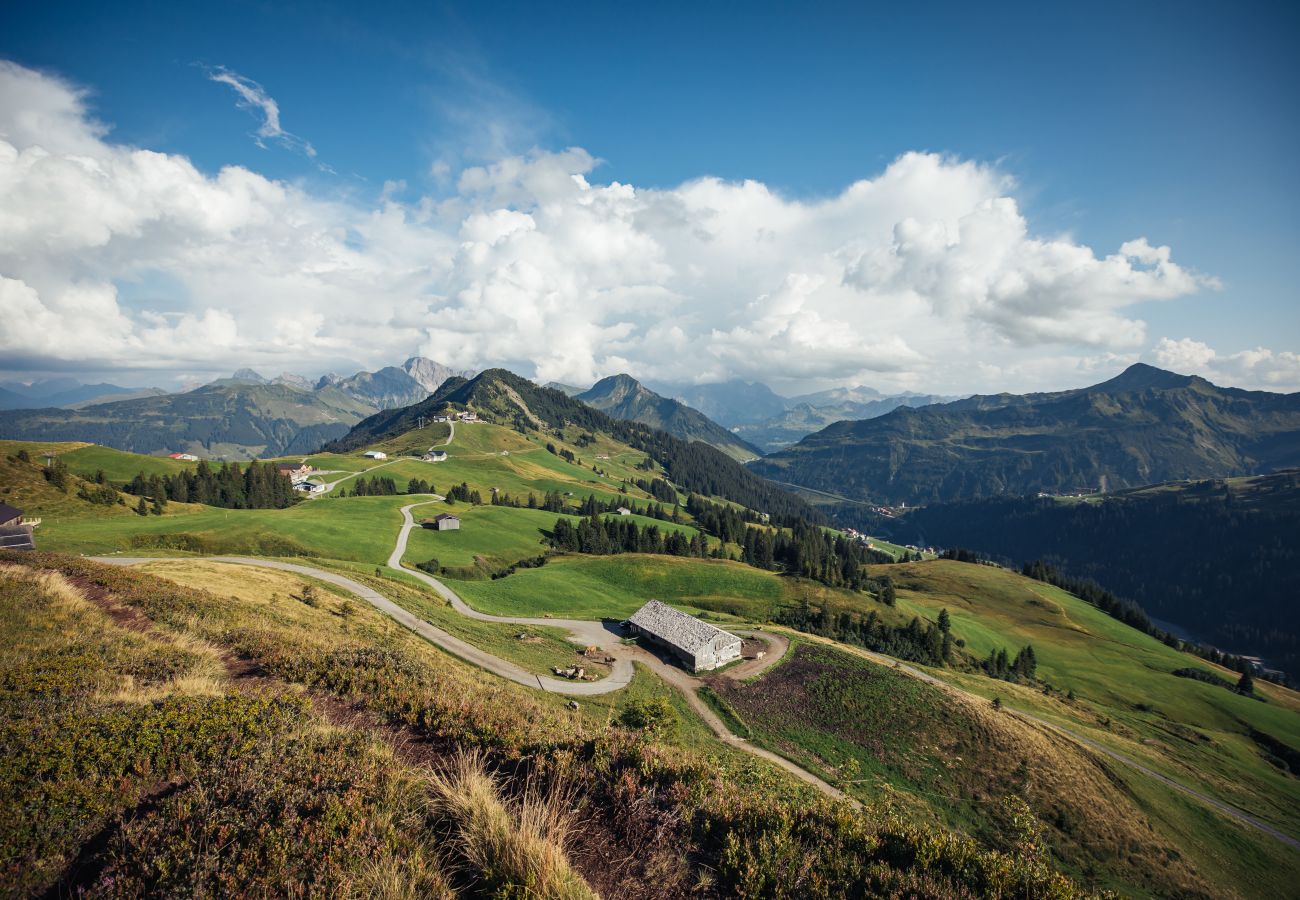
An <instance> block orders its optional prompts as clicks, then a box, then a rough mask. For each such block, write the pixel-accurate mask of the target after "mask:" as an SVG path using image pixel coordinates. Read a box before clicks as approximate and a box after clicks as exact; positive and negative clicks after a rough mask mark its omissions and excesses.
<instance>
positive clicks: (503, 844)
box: [428, 749, 596, 900]
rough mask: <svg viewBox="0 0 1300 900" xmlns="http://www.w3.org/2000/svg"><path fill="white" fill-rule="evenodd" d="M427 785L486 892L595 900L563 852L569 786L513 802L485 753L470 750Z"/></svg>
mask: <svg viewBox="0 0 1300 900" xmlns="http://www.w3.org/2000/svg"><path fill="white" fill-rule="evenodd" d="M428 780H429V786H430V788H431V794H432V805H433V809H434V812H435V814H436V815H438V816H439V817H440V818H443V819H444V820H445V821H446V823H447V825H448V827H449V830H450V838H451V845H452V847H453V848H454V849H455V853H456V854H457V855H458V856H460V857H461V858H463V859H464V860H465V861H466V862H468V863H469V864H470V866H472V867H473V868H474V869H475V870H477V872H478V874H479V875H480V876H481V877H482V879H483V880H484V882H486V884H485V888H486V890H487V892H490V893H492V895H493V896H508V897H516V896H518V897H523V896H526V897H536V898H541V900H591V898H595V897H596V894H595V893H594V892H593V891H592V890H591V888H589V887H588V886H587V883H586V882H585V881H583V879H582V876H580V875H579V874H578V873H577V872H575V871H574V870H573V868H572V867H571V866H570V865H569V859H568V856H567V854H566V853H565V849H564V848H565V843H566V842H567V840H568V838H569V834H570V818H569V812H568V809H567V806H568V804H569V802H570V800H571V797H569V796H568V794H567V792H565V791H564V790H563V789H558V790H550V791H547V792H545V793H540V792H538V791H535V790H532V789H528V790H526V791H525V792H524V795H523V796H522V797H521V798H518V799H516V800H513V801H508V800H506V799H504V798H503V796H502V793H501V786H500V783H499V782H498V781H497V779H496V778H495V777H494V776H493V775H492V774H491V773H489V772H488V770H487V767H486V766H485V764H484V758H483V755H482V754H481V753H479V752H478V751H474V750H464V749H462V750H461V751H459V752H457V753H456V754H454V755H453V756H452V758H451V760H450V762H449V763H448V765H447V766H446V768H445V769H443V770H442V771H435V772H431V773H430V775H429V776H428Z"/></svg>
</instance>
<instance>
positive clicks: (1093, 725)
mask: <svg viewBox="0 0 1300 900" xmlns="http://www.w3.org/2000/svg"><path fill="white" fill-rule="evenodd" d="M881 568H882V569H884V570H888V571H889V572H890V574H891V575H892V577H893V579H894V583H895V584H896V586H897V589H898V608H899V609H900V610H901V611H903V612H904V613H916V614H918V615H921V616H924V617H926V618H929V619H932V620H933V619H934V618H936V617H937V615H938V612H939V610H940V609H947V610H948V613H949V615H950V617H951V619H952V629H953V632H954V633H955V634H958V635H960V636H962V637H963V638H964V639H965V641H966V645H967V649H968V650H970V651H971V652H973V653H974V654H975V655H976V656H978V657H983V656H987V654H988V653H989V651H991V650H993V649H995V648H998V647H1006V648H1007V649H1008V650H1010V651H1012V652H1014V651H1015V650H1017V649H1018V648H1020V647H1022V646H1024V645H1026V644H1030V645H1032V646H1033V647H1034V650H1035V652H1036V654H1037V658H1038V661H1039V664H1038V674H1039V677H1040V678H1041V679H1042V680H1043V681H1044V682H1046V683H1047V684H1049V685H1051V686H1052V688H1053V689H1054V690H1053V692H1052V693H1051V694H1044V693H1043V691H1042V690H1041V689H1027V688H1025V687H1021V686H1017V685H1010V684H1008V683H1006V682H999V681H995V680H992V679H988V678H985V677H982V676H976V675H965V676H963V675H958V674H955V673H947V672H945V673H943V674H944V677H945V678H949V679H950V680H952V681H953V682H954V683H957V684H960V685H961V686H962V687H964V688H967V689H969V690H972V691H975V692H977V693H980V694H982V695H984V696H987V697H990V698H991V697H993V696H1000V697H1002V698H1003V700H1005V701H1008V702H1014V704H1015V705H1017V706H1018V707H1019V708H1025V709H1027V710H1030V711H1033V712H1035V713H1036V714H1039V715H1043V716H1044V717H1046V718H1048V719H1050V720H1052V721H1056V722H1059V723H1061V724H1062V725H1064V726H1066V727H1069V728H1070V729H1072V730H1076V731H1078V732H1079V733H1082V734H1085V735H1087V736H1088V737H1090V738H1092V739H1094V740H1097V741H1099V742H1101V743H1103V744H1105V745H1107V746H1110V747H1113V748H1115V749H1118V750H1122V751H1123V752H1124V753H1126V754H1128V755H1130V756H1132V757H1134V758H1136V759H1139V760H1141V761H1143V762H1144V763H1146V764H1148V765H1150V766H1151V767H1152V768H1153V769H1156V770H1158V771H1162V772H1165V773H1167V774H1169V775H1171V776H1173V777H1176V778H1178V779H1179V780H1180V781H1184V782H1185V783H1188V784H1192V785H1194V786H1196V787H1197V788H1199V789H1201V790H1204V791H1205V792H1206V793H1209V794H1211V795H1213V796H1217V797H1219V798H1221V799H1223V800H1225V801H1227V802H1229V803H1232V804H1234V805H1236V806H1238V807H1240V808H1242V809H1247V810H1250V811H1251V812H1252V813H1254V814H1255V815H1257V816H1259V817H1260V818H1263V819H1265V820H1266V821H1269V822H1272V823H1273V824H1275V825H1277V826H1278V827H1279V828H1282V829H1283V830H1284V831H1287V832H1289V833H1291V834H1300V780H1297V776H1296V773H1295V772H1294V771H1292V770H1291V769H1290V766H1289V765H1288V764H1287V763H1286V762H1285V760H1284V759H1282V758H1280V757H1279V755H1278V754H1277V753H1276V752H1275V751H1274V750H1270V749H1269V747H1270V744H1269V742H1268V740H1267V738H1272V739H1274V740H1276V741H1278V742H1280V744H1282V745H1284V746H1287V747H1290V748H1292V750H1291V752H1292V753H1294V752H1295V750H1296V748H1300V695H1297V694H1296V693H1295V692H1293V691H1289V690H1287V689H1285V688H1280V687H1277V686H1275V685H1271V684H1260V686H1259V688H1258V693H1259V695H1260V696H1261V697H1262V698H1263V700H1258V699H1252V698H1249V697H1243V696H1241V695H1238V694H1235V693H1233V692H1232V691H1230V690H1227V689H1225V688H1223V687H1217V686H1214V685H1211V684H1206V683H1203V682H1199V681H1195V680H1192V679H1188V678H1180V677H1176V676H1174V675H1173V674H1172V672H1174V671H1175V670H1177V669H1182V668H1187V667H1192V668H1198V669H1202V670H1205V671H1213V670H1214V669H1215V667H1213V666H1211V665H1210V664H1208V663H1205V662H1203V661H1201V660H1198V659H1196V658H1195V657H1191V656H1189V655H1187V654H1185V653H1179V652H1178V651H1175V650H1173V649H1171V648H1169V647H1167V646H1165V645H1164V644H1162V643H1160V642H1159V641H1156V640H1154V639H1153V638H1150V637H1148V636H1147V635H1145V634H1143V633H1141V632H1139V631H1136V630H1134V629H1132V628H1129V627H1128V626H1126V625H1123V624H1122V623H1120V622H1118V621H1116V620H1115V619H1112V618H1111V617H1109V616H1107V615H1106V614H1104V613H1103V612H1101V611H1100V610H1098V609H1096V608H1094V607H1092V606H1090V605H1088V604H1086V603H1083V602H1082V601H1080V600H1078V599H1077V598H1075V597H1073V596H1071V595H1070V594H1067V593H1065V592H1064V591H1060V590H1058V589H1056V588H1053V587H1051V586H1049V585H1045V584H1042V583H1040V582H1037V581H1033V580H1031V579H1027V578H1023V577H1021V576H1020V575H1017V574H1015V573H1012V572H1008V571H1006V570H1002V569H997V568H992V567H989V566H979V565H972V564H968V563H958V562H952V561H948V560H934V561H930V562H924V563H909V564H906V565H897V566H884V567H881ZM1218 674H1219V675H1220V676H1221V677H1223V678H1225V679H1233V681H1234V682H1235V673H1230V672H1227V671H1226V670H1218ZM1070 691H1073V692H1074V695H1075V698H1076V699H1075V700H1073V701H1071V700H1069V699H1068V697H1066V696H1063V695H1064V694H1066V693H1067V692H1070ZM1252 735H1254V736H1252Z"/></svg>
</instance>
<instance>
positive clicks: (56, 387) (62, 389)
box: [0, 378, 167, 410]
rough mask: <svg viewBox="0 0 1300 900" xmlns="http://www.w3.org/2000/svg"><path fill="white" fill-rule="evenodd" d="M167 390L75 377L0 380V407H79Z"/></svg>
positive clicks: (156, 394) (152, 395)
mask: <svg viewBox="0 0 1300 900" xmlns="http://www.w3.org/2000/svg"><path fill="white" fill-rule="evenodd" d="M165 393H167V392H166V391H164V390H162V389H160V388H153V387H145V388H134V387H122V386H121V385H117V384H107V383H102V382H101V383H99V384H82V383H81V382H79V381H77V380H76V379H73V378H50V379H42V380H38V381H32V382H23V381H4V382H0V410H4V409H49V408H51V407H62V408H66V409H77V408H78V407H82V406H90V405H93V404H95V403H108V402H110V401H113V400H133V399H136V398H139V397H156V396H160V395H162V394H165Z"/></svg>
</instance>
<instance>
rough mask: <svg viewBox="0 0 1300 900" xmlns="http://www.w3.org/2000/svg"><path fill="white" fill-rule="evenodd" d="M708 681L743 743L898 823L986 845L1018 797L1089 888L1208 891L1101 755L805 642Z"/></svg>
mask: <svg viewBox="0 0 1300 900" xmlns="http://www.w3.org/2000/svg"><path fill="white" fill-rule="evenodd" d="M709 684H710V687H711V688H712V689H713V690H714V691H715V692H717V694H718V695H719V696H720V697H721V698H722V699H723V701H724V702H725V703H726V704H728V705H729V706H730V708H731V709H733V710H734V711H735V713H736V714H737V715H738V716H739V717H740V719H741V721H743V723H744V724H745V726H747V728H748V729H749V731H750V733H751V735H752V736H753V738H754V740H756V741H758V742H759V743H761V744H762V745H764V746H767V747H769V748H771V749H773V750H777V751H779V752H781V753H783V754H785V755H787V756H790V757H792V758H794V759H796V760H797V761H799V762H801V763H805V764H807V765H809V766H810V767H812V768H813V769H814V770H815V771H819V772H822V773H824V774H825V775H827V776H828V777H830V778H832V779H835V780H837V781H839V782H840V783H842V784H844V785H845V787H846V788H847V789H848V790H850V791H851V792H852V793H854V794H856V795H857V796H859V797H861V798H863V799H864V800H869V801H870V800H876V799H878V798H880V797H882V796H885V797H889V798H891V800H892V802H895V803H897V804H899V805H900V807H901V808H902V809H904V810H906V814H907V815H911V816H915V817H918V818H926V819H933V820H939V821H943V822H945V823H946V824H948V825H950V826H954V827H960V828H962V829H964V830H966V831H969V832H971V833H976V834H979V833H986V837H988V838H990V839H996V838H995V837H994V836H995V835H999V834H1001V835H1005V834H1007V833H1008V832H1009V831H1011V829H1010V828H1009V827H1008V826H1009V824H1010V822H1011V820H1012V819H1013V818H1014V816H1015V815H1017V813H1018V812H1019V810H1020V807H1019V806H1017V805H1016V804H1015V803H1014V802H1012V803H1008V801H1007V799H1006V798H1008V797H1023V798H1024V799H1025V800H1026V801H1027V802H1028V804H1029V806H1030V807H1031V808H1032V809H1034V810H1036V811H1037V812H1038V814H1039V815H1040V816H1041V817H1042V819H1043V821H1044V823H1045V824H1046V825H1047V828H1048V841H1047V842H1048V844H1049V845H1050V846H1051V847H1052V848H1054V850H1055V852H1056V854H1057V855H1058V857H1059V858H1060V860H1061V863H1062V864H1063V865H1066V866H1068V867H1070V868H1071V869H1072V870H1074V871H1075V872H1076V873H1078V874H1080V875H1086V877H1087V880H1088V881H1089V883H1091V884H1094V885H1096V886H1099V887H1108V888H1112V889H1113V888H1120V889H1126V890H1128V891H1132V890H1133V889H1134V888H1135V887H1137V888H1138V889H1139V890H1142V891H1144V892H1145V891H1150V892H1154V893H1168V892H1171V891H1172V892H1174V893H1178V894H1181V895H1184V896H1186V895H1188V894H1200V893H1213V891H1214V888H1213V886H1212V883H1211V882H1210V881H1208V880H1207V879H1206V877H1205V876H1204V875H1201V874H1199V873H1198V872H1197V871H1196V867H1195V866H1194V865H1192V864H1189V860H1187V859H1184V858H1182V856H1181V854H1180V853H1179V852H1178V850H1177V848H1176V846H1175V845H1174V844H1173V843H1172V842H1171V841H1170V840H1169V838H1168V837H1166V836H1164V835H1163V834H1161V833H1160V832H1159V831H1157V830H1155V829H1154V828H1153V826H1152V823H1151V822H1150V821H1149V820H1148V819H1147V817H1146V816H1145V814H1144V813H1143V811H1142V808H1141V805H1140V804H1139V803H1138V802H1137V801H1136V799H1135V798H1134V797H1133V796H1132V795H1131V793H1130V792H1129V791H1128V790H1127V789H1126V788H1125V787H1124V786H1123V783H1122V782H1117V781H1115V780H1113V775H1112V773H1111V772H1110V771H1109V767H1108V766H1107V764H1106V763H1105V762H1104V761H1103V760H1102V759H1101V758H1099V757H1095V756H1094V755H1092V754H1090V753H1088V752H1087V751H1085V750H1083V749H1082V748H1080V747H1078V746H1077V745H1074V744H1070V743H1068V742H1061V741H1059V740H1054V739H1053V736H1052V735H1050V734H1049V733H1045V732H1044V730H1043V729H1041V728H1036V727H1034V726H1032V725H1029V724H1027V723H1025V722H1022V721H1021V720H1019V719H1017V718H1015V717H1012V716H1009V715H1007V714H1004V713H999V712H998V711H997V710H994V709H993V708H992V707H991V706H989V705H987V704H979V703H975V702H972V701H970V700H967V699H964V698H961V697H957V696H953V695H951V694H949V693H947V692H945V691H943V690H941V689H939V688H936V687H934V686H932V685H928V684H925V683H923V682H921V681H919V680H917V679H915V678H911V677H908V676H907V675H903V674H900V673H897V672H894V671H891V670H890V669H887V668H884V667H882V666H880V665H878V664H876V663H871V662H867V661H866V660H863V659H860V658H858V657H855V656H853V655H850V654H848V653H845V652H842V651H839V650H836V649H833V648H831V647H827V646H822V645H818V644H808V643H798V644H797V645H796V647H795V648H794V651H793V653H792V654H791V656H790V657H789V658H788V659H787V660H786V661H785V662H783V663H782V664H781V666H780V667H779V668H778V669H776V670H775V671H773V672H772V673H771V674H769V675H767V676H766V677H764V678H763V679H761V680H760V681H758V682H755V683H752V684H740V683H737V682H735V681H732V680H731V679H728V678H724V677H717V676H715V677H712V678H710V680H709ZM900 710H907V714H906V715H900V714H899V711H900ZM1117 847H1129V848H1132V849H1131V851H1130V852H1129V853H1128V854H1122V855H1119V856H1117V855H1116V853H1115V850H1116V848H1117ZM1008 849H1011V848H1010V847H1008ZM1261 880H1262V881H1265V882H1270V881H1271V879H1261ZM1271 883H1273V884H1275V885H1276V886H1278V887H1281V885H1282V884H1284V882H1281V881H1271Z"/></svg>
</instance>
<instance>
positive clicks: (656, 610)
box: [627, 600, 740, 672]
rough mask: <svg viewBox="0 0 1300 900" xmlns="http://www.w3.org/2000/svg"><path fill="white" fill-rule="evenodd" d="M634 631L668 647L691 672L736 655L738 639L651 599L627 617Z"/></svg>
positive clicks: (706, 668)
mask: <svg viewBox="0 0 1300 900" xmlns="http://www.w3.org/2000/svg"><path fill="white" fill-rule="evenodd" d="M627 624H628V626H629V627H630V628H631V629H632V631H633V632H635V633H636V634H639V635H641V636H642V637H645V638H646V639H647V640H649V641H650V642H652V643H655V644H658V645H659V646H661V647H666V648H667V649H669V650H671V651H672V652H673V653H674V654H675V655H676V656H677V657H678V658H680V659H681V661H682V662H683V663H684V664H685V665H686V667H687V668H688V669H690V670H691V671H692V672H704V671H707V670H709V669H716V668H717V667H718V666H720V665H723V664H724V663H727V662H730V661H731V660H733V659H739V658H740V638H738V637H736V636H735V635H734V634H728V633H727V632H725V631H723V630H722V629H721V628H717V627H715V626H713V625H710V624H709V623H708V622H701V621H700V620H699V619H697V618H695V617H694V616H688V615H686V613H684V612H680V611H678V610H675V609H673V608H672V607H671V606H668V605H667V604H665V603H660V602H659V601H658V600H651V601H650V602H649V603H647V604H646V605H645V606H643V607H641V608H640V609H638V610H637V611H636V612H635V613H633V615H632V618H630V619H628V620H627Z"/></svg>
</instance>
